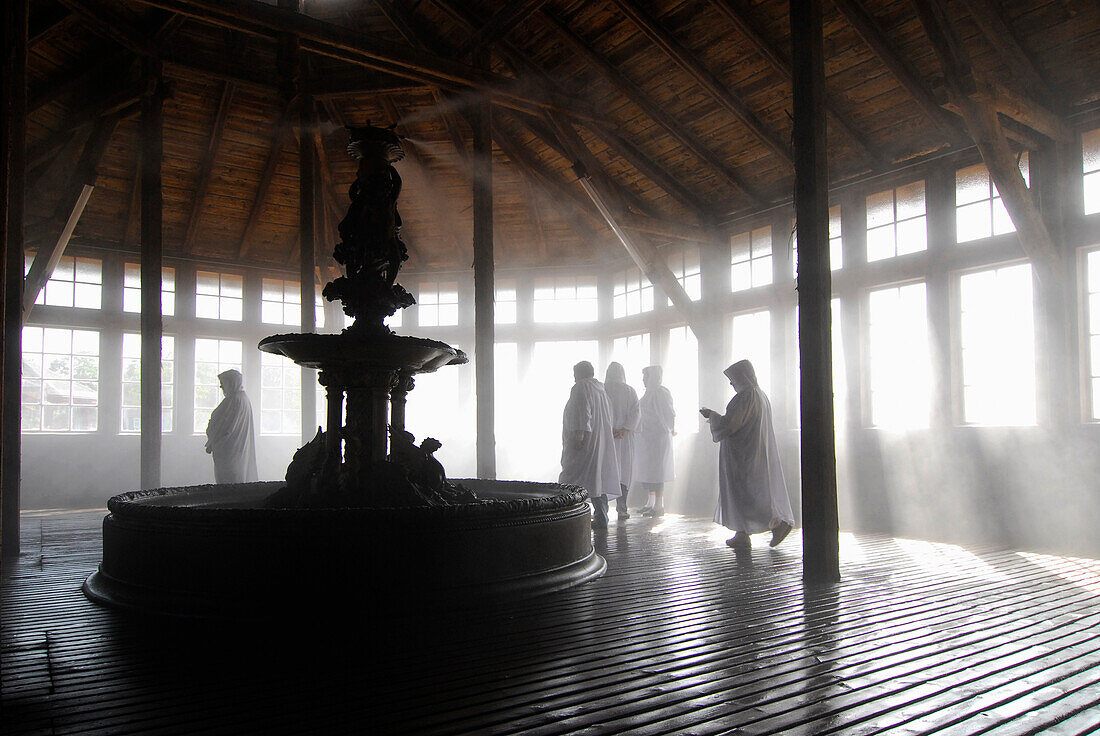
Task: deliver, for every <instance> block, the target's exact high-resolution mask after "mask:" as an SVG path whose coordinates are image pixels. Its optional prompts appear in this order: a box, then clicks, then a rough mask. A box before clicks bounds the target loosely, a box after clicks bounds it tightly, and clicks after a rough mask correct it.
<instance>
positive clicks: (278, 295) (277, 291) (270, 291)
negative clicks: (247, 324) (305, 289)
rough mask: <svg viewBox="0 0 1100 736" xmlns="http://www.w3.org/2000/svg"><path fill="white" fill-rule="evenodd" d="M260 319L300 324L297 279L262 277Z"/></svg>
mask: <svg viewBox="0 0 1100 736" xmlns="http://www.w3.org/2000/svg"><path fill="white" fill-rule="evenodd" d="M322 314H323V311H322ZM260 321H261V322H263V323H265V324H269V325H294V326H299V325H301V324H302V285H301V284H300V283H298V282H297V281H285V280H283V279H264V280H263V281H262V282H261V284H260Z"/></svg>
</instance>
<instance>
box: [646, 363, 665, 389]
mask: <svg viewBox="0 0 1100 736" xmlns="http://www.w3.org/2000/svg"><path fill="white" fill-rule="evenodd" d="M647 378H648V379H650V380H651V381H653V385H654V386H660V385H661V383H662V381H664V378H665V369H664V368H662V367H661V366H659V365H651V366H646V367H645V368H643V369H642V380H643V381H644V380H645V379H647Z"/></svg>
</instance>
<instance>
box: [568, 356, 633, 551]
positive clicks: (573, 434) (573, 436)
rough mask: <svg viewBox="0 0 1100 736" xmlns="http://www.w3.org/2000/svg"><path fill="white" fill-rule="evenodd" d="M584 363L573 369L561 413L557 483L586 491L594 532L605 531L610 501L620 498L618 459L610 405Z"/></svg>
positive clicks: (590, 370) (588, 365)
mask: <svg viewBox="0 0 1100 736" xmlns="http://www.w3.org/2000/svg"><path fill="white" fill-rule="evenodd" d="M595 375H596V370H595V368H593V367H592V364H591V363H589V362H588V361H587V360H584V361H581V362H580V363H577V364H576V365H575V366H573V381H574V383H573V388H572V390H570V392H569V400H568V401H567V402H566V404H565V411H564V412H563V413H562V426H561V475H559V476H558V482H559V483H570V484H572V485H577V486H583V487H584V488H586V489H588V497H589V498H590V499H592V506H593V508H594V515H593V520H592V527H593V528H594V529H606V528H607V504H608V499H609V498H618V496H619V459H618V457H617V456H616V454H615V438H614V434H613V431H612V426H611V402H610V401H608V398H607V393H606V392H605V391H604V389H603V384H601V383H600V382H599V381H597V380H596V378H595Z"/></svg>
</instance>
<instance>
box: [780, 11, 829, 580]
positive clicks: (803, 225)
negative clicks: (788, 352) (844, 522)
mask: <svg viewBox="0 0 1100 736" xmlns="http://www.w3.org/2000/svg"><path fill="white" fill-rule="evenodd" d="M790 8H791V10H790V19H791V48H792V50H793V53H794V58H793V68H792V75H793V76H792V83H793V88H794V153H795V195H794V200H795V216H796V218H797V222H798V313H799V316H798V340H799V351H800V354H801V361H802V368H801V377H800V387H801V398H802V402H801V416H802V442H801V447H802V525H803V530H802V540H803V551H802V575H803V579H804V580H805V581H806V582H807V583H829V582H836V581H838V580H840V540H839V535H840V525H839V519H838V514H837V497H836V495H837V494H836V448H835V443H836V438H835V436H834V432H833V368H832V366H833V358H832V329H831V328H832V319H831V313H830V312H831V304H830V300H831V298H832V283H831V281H832V277H831V274H830V271H829V172H828V159H827V157H826V135H825V63H824V53H823V45H822V20H821V0H791V4H790Z"/></svg>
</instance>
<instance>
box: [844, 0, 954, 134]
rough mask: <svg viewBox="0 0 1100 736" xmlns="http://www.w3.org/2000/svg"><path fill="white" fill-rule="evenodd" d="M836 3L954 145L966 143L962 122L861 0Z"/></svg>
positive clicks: (857, 31) (849, 21)
mask: <svg viewBox="0 0 1100 736" xmlns="http://www.w3.org/2000/svg"><path fill="white" fill-rule="evenodd" d="M833 2H834V5H836V7H837V10H839V11H840V12H841V13H842V14H843V15H844V17H845V18H847V19H848V23H849V24H851V26H852V28H853V29H855V31H856V33H858V34H859V36H860V37H861V38H862V39H863V41H864V43H866V44H867V45H868V46H870V47H871V50H872V51H873V52H874V53H875V55H876V56H878V58H879V60H880V61H881V62H882V63H883V64H884V65H885V66H886V68H887V69H889V70H890V73H891V74H893V75H894V78H895V79H897V80H898V83H900V84H901V86H902V87H904V88H905V89H906V91H908V92H909V96H910V97H912V98H913V100H914V101H915V102H916V103H917V105H918V106H919V107H920V109H921V110H922V111H924V114H925V115H926V116H927V117H928V119H929V120H931V121H932V122H933V123H934V124H935V126H936V127H937V128H939V129H940V132H942V133H943V134H944V136H946V138H947V140H948V141H949V142H950V143H952V144H953V145H957V144H960V143H962V139H963V132H962V130H961V129H960V128H959V125H958V123H957V122H956V121H955V119H954V118H952V117H951V116H950V115H948V114H947V113H946V112H944V111H943V109H942V108H941V107H940V106H939V105H938V104H937V103H936V100H935V97H934V96H933V95H932V92H931V90H930V89H929V88H928V87H927V86H926V85H925V84H924V83H923V82H922V81H921V79H920V75H919V74H918V73H917V72H916V71H915V70H914V69H913V68H912V67H910V66H909V64H908V63H906V62H905V61H904V60H903V59H902V58H901V56H900V55H898V54H897V53H895V52H894V49H893V46H892V45H891V44H890V42H889V40H887V38H886V35H885V34H884V33H883V32H882V31H881V30H880V29H879V26H878V23H877V22H876V21H875V19H874V18H873V17H871V14H870V13H868V12H867V11H866V10H865V9H864V8H863V6H862V5H860V3H859V0H833Z"/></svg>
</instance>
